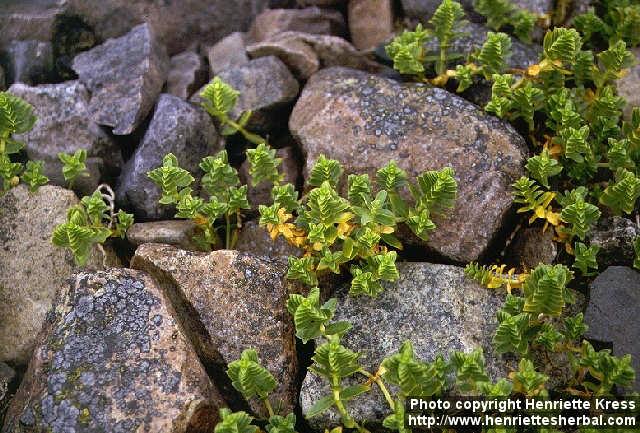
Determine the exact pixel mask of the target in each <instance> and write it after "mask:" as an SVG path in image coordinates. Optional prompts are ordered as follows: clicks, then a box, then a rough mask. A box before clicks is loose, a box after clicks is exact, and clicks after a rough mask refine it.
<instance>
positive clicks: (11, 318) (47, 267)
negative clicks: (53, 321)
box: [0, 185, 117, 366]
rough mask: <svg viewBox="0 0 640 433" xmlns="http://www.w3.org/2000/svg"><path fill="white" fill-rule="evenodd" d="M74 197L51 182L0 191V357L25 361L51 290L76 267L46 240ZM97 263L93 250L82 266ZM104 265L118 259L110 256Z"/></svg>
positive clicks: (16, 362)
mask: <svg viewBox="0 0 640 433" xmlns="http://www.w3.org/2000/svg"><path fill="white" fill-rule="evenodd" d="M77 203H78V199H77V198H76V196H75V194H74V193H73V192H72V191H69V190H66V189H62V188H59V187H55V186H43V187H40V189H39V190H38V192H36V193H30V192H29V191H28V189H27V187H26V186H23V185H21V186H18V187H16V188H13V189H12V190H11V191H9V192H8V193H7V194H6V195H4V196H2V197H0V362H9V363H12V364H14V365H21V366H22V365H26V364H27V362H28V361H29V358H30V357H31V352H32V350H33V347H34V345H35V343H36V337H37V335H38V332H39V331H40V328H41V327H42V323H43V322H44V319H45V315H46V314H47V311H49V309H50V308H51V305H52V303H53V301H54V299H55V294H56V291H57V290H58V288H59V287H60V286H61V285H62V283H63V282H64V281H65V280H66V279H67V278H69V277H70V276H71V275H72V274H73V273H74V272H76V271H77V270H78V269H77V268H76V267H75V265H74V263H73V258H72V256H71V253H69V252H68V251H66V250H63V249H61V248H57V247H55V246H53V244H52V243H51V233H52V232H53V229H54V228H55V226H56V225H58V224H61V223H63V222H64V221H66V216H67V209H68V208H69V207H71V206H74V205H76V204H77ZM102 264H103V260H102V256H101V254H100V253H99V252H98V251H97V250H94V252H93V253H92V256H91V257H90V259H89V262H88V263H87V265H86V268H87V269H98V268H101V267H102ZM107 265H111V266H114V265H117V259H114V258H113V256H109V257H108V258H107Z"/></svg>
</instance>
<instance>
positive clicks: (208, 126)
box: [116, 94, 220, 219]
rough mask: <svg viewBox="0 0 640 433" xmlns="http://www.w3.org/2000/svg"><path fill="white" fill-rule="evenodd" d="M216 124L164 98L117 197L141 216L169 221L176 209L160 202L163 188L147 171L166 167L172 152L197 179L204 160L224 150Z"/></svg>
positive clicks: (124, 173) (181, 103) (186, 105)
mask: <svg viewBox="0 0 640 433" xmlns="http://www.w3.org/2000/svg"><path fill="white" fill-rule="evenodd" d="M218 138H219V137H218V134H217V132H216V129H215V126H214V125H213V121H212V120H211V118H210V116H209V114H207V113H206V112H205V111H204V110H202V109H201V108H198V107H195V106H193V105H192V104H189V103H188V102H186V101H184V100H182V99H180V98H178V97H176V96H173V95H168V94H162V95H160V99H159V100H158V104H157V105H156V108H155V110H154V112H153V117H152V118H151V123H149V128H148V129H147V132H146V133H145V135H144V138H143V139H142V142H141V143H140V145H139V146H138V148H137V149H136V151H135V153H134V154H133V156H132V157H131V159H130V160H129V161H127V164H126V165H125V166H124V168H123V169H122V173H121V174H120V178H119V180H118V186H117V188H116V197H117V199H118V201H119V202H120V203H122V205H123V206H128V207H129V208H130V209H132V210H133V211H134V213H135V214H136V215H137V216H141V217H144V218H153V219H160V218H169V217H173V215H174V214H175V209H173V208H172V207H171V206H165V205H162V204H160V203H159V202H158V201H159V200H160V197H161V195H162V193H161V191H160V189H159V188H158V186H157V185H156V184H154V183H153V182H152V181H151V179H149V177H148V176H147V172H149V171H150V170H153V169H155V168H157V167H160V166H161V165H162V158H164V156H165V155H166V154H167V153H169V152H171V153H173V154H174V155H176V157H177V158H178V162H179V163H180V166H181V167H182V168H184V169H185V170H189V171H190V172H191V173H193V174H194V176H195V177H196V178H199V177H200V176H199V175H198V173H200V169H199V168H198V165H199V164H200V161H201V160H202V158H204V157H205V156H207V155H210V154H212V153H214V152H215V151H217V150H219V149H220V143H219V140H218Z"/></svg>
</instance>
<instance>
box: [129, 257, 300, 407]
mask: <svg viewBox="0 0 640 433" xmlns="http://www.w3.org/2000/svg"><path fill="white" fill-rule="evenodd" d="M132 267H134V268H136V269H141V270H144V271H147V272H149V273H150V274H151V275H153V276H154V277H155V279H156V280H157V281H158V282H159V283H160V284H161V285H162V286H163V287H164V288H165V290H167V291H169V292H170V293H172V295H171V297H172V299H174V302H176V303H177V304H178V306H177V307H176V309H177V310H178V312H179V313H180V314H181V318H182V320H183V322H184V326H185V329H186V330H187V332H189V333H190V337H191V340H192V341H194V342H195V346H196V350H198V353H199V354H200V356H201V357H202V358H203V359H206V361H207V362H210V363H212V364H213V365H215V366H217V371H218V373H220V374H224V372H223V371H224V368H225V365H226V364H228V363H229V362H232V361H235V360H236V359H239V358H240V355H241V353H242V351H243V350H244V349H248V348H254V349H256V351H257V352H258V356H259V357H260V359H261V360H262V363H263V365H264V366H265V367H266V368H267V369H268V370H269V371H270V372H271V374H273V376H274V377H275V379H276V382H277V383H278V388H277V389H276V390H275V391H274V394H273V398H274V400H281V401H282V404H283V408H284V411H285V413H286V412H287V411H289V410H291V409H292V408H293V406H294V405H295V401H296V372H297V365H296V364H297V361H296V355H295V343H294V334H293V332H294V330H293V324H292V321H291V316H290V315H289V313H288V312H287V310H286V306H285V303H286V300H287V297H288V294H287V283H286V273H287V266H286V262H285V261H284V260H282V259H269V258H267V257H258V256H254V255H251V254H247V253H239V252H238V251H230V250H221V251H214V252H212V253H210V254H206V253H194V252H189V251H183V250H179V249H177V248H175V247H172V246H168V245H160V244H145V245H142V246H140V247H139V248H138V249H137V251H136V254H135V256H134V258H133V261H132ZM228 392H230V391H228ZM225 395H227V394H225ZM252 408H253V410H254V411H256V412H260V413H263V412H264V409H263V408H262V404H261V403H259V404H255V402H252Z"/></svg>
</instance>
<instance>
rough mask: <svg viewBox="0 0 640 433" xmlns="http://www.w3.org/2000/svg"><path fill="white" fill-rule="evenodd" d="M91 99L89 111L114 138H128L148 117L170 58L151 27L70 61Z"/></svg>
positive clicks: (139, 28) (109, 42)
mask: <svg viewBox="0 0 640 433" xmlns="http://www.w3.org/2000/svg"><path fill="white" fill-rule="evenodd" d="M73 69H74V71H76V73H77V74H78V76H79V77H80V81H81V82H82V83H83V84H84V85H85V86H87V88H88V89H89V91H90V92H91V93H92V95H91V103H90V105H89V111H90V112H91V115H92V116H93V119H94V120H95V121H96V122H97V123H99V124H100V125H105V126H110V127H113V133H114V134H116V135H128V134H131V133H132V132H133V131H134V130H135V129H136V128H137V127H138V125H140V123H141V122H142V121H143V120H144V118H145V117H146V116H147V114H148V113H149V111H150V110H151V108H153V104H154V102H155V99H156V97H157V96H158V95H159V94H160V91H161V90H162V86H163V85H164V82H165V80H166V78H167V72H168V69H169V58H168V57H167V53H166V52H165V49H164V47H163V46H162V45H161V44H160V43H159V41H158V40H157V39H156V35H155V33H154V32H153V30H152V28H151V26H149V25H148V24H141V25H139V26H136V27H135V28H133V29H132V30H131V31H130V32H129V33H127V34H126V35H124V36H122V37H120V38H116V39H109V40H107V41H106V42H105V43H104V44H102V45H99V46H97V47H95V48H92V49H91V50H89V51H85V52H83V53H80V54H78V55H77V56H76V58H75V59H74V60H73Z"/></svg>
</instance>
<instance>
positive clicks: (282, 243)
mask: <svg viewBox="0 0 640 433" xmlns="http://www.w3.org/2000/svg"><path fill="white" fill-rule="evenodd" d="M236 249H237V250H238V251H242V252H245V253H250V254H253V255H256V256H265V257H279V256H283V257H288V256H300V255H302V250H300V249H298V248H296V247H294V246H293V245H290V244H289V243H288V242H287V241H286V240H285V239H284V238H282V236H279V237H278V238H277V239H276V240H275V241H274V240H273V239H271V236H269V232H267V229H265V228H264V227H260V226H259V225H258V224H257V223H256V222H255V221H248V222H246V223H244V224H243V226H242V230H241V231H240V234H239V235H238V243H237V244H236Z"/></svg>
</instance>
